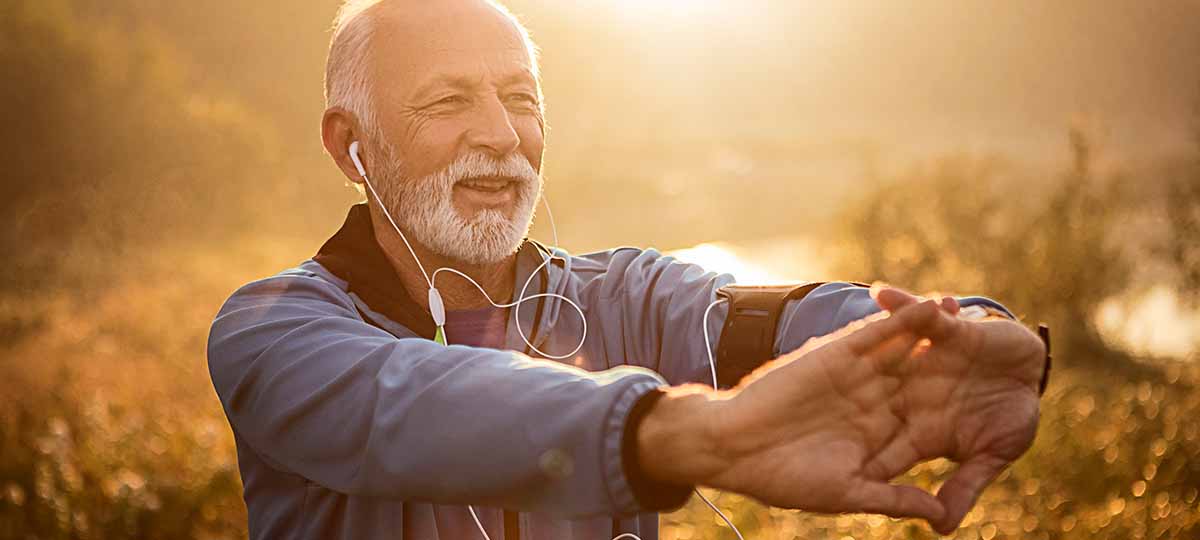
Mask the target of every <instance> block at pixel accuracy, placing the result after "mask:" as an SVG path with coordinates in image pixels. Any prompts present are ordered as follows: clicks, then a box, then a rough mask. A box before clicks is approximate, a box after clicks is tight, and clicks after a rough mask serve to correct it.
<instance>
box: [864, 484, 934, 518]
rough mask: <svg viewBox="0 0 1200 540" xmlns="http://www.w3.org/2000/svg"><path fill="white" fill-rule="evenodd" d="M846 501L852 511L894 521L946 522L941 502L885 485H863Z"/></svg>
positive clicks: (910, 488) (911, 488) (918, 491)
mask: <svg viewBox="0 0 1200 540" xmlns="http://www.w3.org/2000/svg"><path fill="white" fill-rule="evenodd" d="M852 495H853V496H852V497H850V498H849V500H847V503H848V506H849V507H850V509H851V510H850V511H859V512H868V513H872V514H883V515H886V516H890V517H894V518H921V519H924V520H925V521H928V522H929V524H930V525H934V524H936V523H941V522H942V521H943V520H944V519H945V514H946V508H945V507H944V506H943V504H942V501H940V500H938V498H937V497H934V496H933V495H932V494H930V493H929V492H927V491H925V490H923V489H921V488H918V487H915V486H905V485H893V484H888V483H886V482H869V481H866V482H862V483H860V484H859V485H858V489H856V490H854V493H853V494H852Z"/></svg>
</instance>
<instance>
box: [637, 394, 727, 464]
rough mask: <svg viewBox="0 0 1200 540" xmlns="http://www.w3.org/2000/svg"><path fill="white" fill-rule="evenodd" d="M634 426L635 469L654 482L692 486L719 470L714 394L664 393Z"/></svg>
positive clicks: (719, 460) (719, 459) (720, 461)
mask: <svg viewBox="0 0 1200 540" xmlns="http://www.w3.org/2000/svg"><path fill="white" fill-rule="evenodd" d="M665 392H666V394H665V395H664V396H663V397H662V398H660V399H659V400H658V401H657V402H656V403H655V404H654V405H653V407H652V408H651V409H650V410H649V411H648V412H647V413H646V415H645V417H644V418H643V419H642V421H641V423H640V424H639V426H638V429H637V433H636V434H635V440H636V444H637V461H638V467H640V469H641V470H642V471H644V472H645V473H646V475H647V476H648V477H649V478H651V479H652V480H654V481H657V482H663V483H667V484H675V485H696V484H701V483H703V482H704V480H705V479H707V478H710V477H712V476H713V475H714V474H716V473H717V472H719V471H720V470H722V469H723V468H724V467H723V465H722V463H723V460H722V459H721V457H720V454H719V452H717V449H716V442H717V437H716V436H715V434H714V432H715V430H714V429H713V424H712V419H713V414H712V409H713V407H714V405H715V401H716V399H717V398H716V393H715V392H713V390H712V389H711V388H708V387H707V386H701V385H685V386H676V387H672V388H667V389H665Z"/></svg>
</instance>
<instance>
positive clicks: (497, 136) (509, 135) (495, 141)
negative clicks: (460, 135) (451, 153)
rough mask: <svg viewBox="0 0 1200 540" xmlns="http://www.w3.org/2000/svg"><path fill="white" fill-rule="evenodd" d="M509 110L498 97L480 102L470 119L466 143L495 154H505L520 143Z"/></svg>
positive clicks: (519, 137) (514, 149)
mask: <svg viewBox="0 0 1200 540" xmlns="http://www.w3.org/2000/svg"><path fill="white" fill-rule="evenodd" d="M509 114H510V113H509V110H508V109H507V108H505V107H504V104H503V103H501V102H500V99H499V98H498V97H493V98H491V99H487V100H484V101H483V102H482V103H480V104H479V105H478V107H477V109H476V111H475V115H474V116H473V118H472V119H471V123H472V125H471V128H470V130H469V131H468V132H467V143H468V144H470V145H471V147H472V148H477V149H480V150H483V151H486V152H489V153H491V154H493V155H495V156H506V155H508V154H510V153H512V152H514V151H516V149H517V147H518V146H520V145H521V136H520V135H517V130H516V129H514V128H513V124H512V118H511V117H510V116H509Z"/></svg>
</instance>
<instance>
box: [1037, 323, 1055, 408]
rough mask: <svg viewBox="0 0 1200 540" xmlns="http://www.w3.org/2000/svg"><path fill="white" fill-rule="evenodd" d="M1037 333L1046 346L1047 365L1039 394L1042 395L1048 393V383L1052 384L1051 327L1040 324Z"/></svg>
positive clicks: (1043, 371)
mask: <svg viewBox="0 0 1200 540" xmlns="http://www.w3.org/2000/svg"><path fill="white" fill-rule="evenodd" d="M1037 334H1038V337H1040V338H1042V344H1043V345H1045V346H1046V367H1045V369H1043V370H1042V382H1041V383H1039V384H1038V395H1039V396H1041V395H1043V394H1045V393H1046V385H1048V384H1050V364H1051V360H1052V359H1053V357H1052V356H1050V327H1049V326H1046V325H1045V324H1039V325H1038V331H1037Z"/></svg>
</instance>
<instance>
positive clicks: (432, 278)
mask: <svg viewBox="0 0 1200 540" xmlns="http://www.w3.org/2000/svg"><path fill="white" fill-rule="evenodd" d="M356 150H357V143H356V144H355V147H354V148H352V151H356ZM355 157H357V156H355ZM356 164H357V163H356ZM359 172H360V173H362V179H363V182H364V183H365V184H366V185H367V189H369V190H370V191H371V195H372V196H374V197H375V200H376V201H377V202H378V203H379V208H380V209H381V210H383V215H384V216H385V217H387V220H388V222H389V223H391V225H392V228H393V229H395V231H396V234H398V235H400V239H401V240H403V241H404V246H405V247H406V248H408V252H409V254H411V255H412V258H413V261H415V262H416V263H417V268H418V269H420V271H421V275H422V276H424V278H425V282H426V283H428V284H429V288H430V289H431V290H436V289H437V287H436V286H435V285H434V283H435V282H436V280H437V275H438V273H440V272H450V273H453V274H456V275H458V276H460V277H462V278H463V279H465V280H467V281H468V282H469V283H471V284H472V285H474V286H475V288H476V289H479V292H480V293H481V294H482V295H483V297H484V298H485V299H487V301H488V303H489V304H491V305H492V306H493V307H496V308H498V309H503V308H509V307H517V313H515V314H514V319H515V320H516V325H517V333H518V334H520V336H521V340H522V341H524V342H525V345H527V346H529V349H530V350H532V351H534V352H537V353H538V354H540V355H542V356H545V357H547V358H550V359H554V360H562V359H565V358H570V357H572V356H574V355H575V354H576V353H578V352H579V351H580V350H581V349H583V344H584V342H585V341H586V340H587V317H586V316H585V315H584V313H583V308H581V307H579V305H578V304H576V303H575V302H573V301H572V300H571V299H570V298H567V297H566V296H563V295H561V294H557V293H538V294H534V295H532V296H525V293H526V292H527V290H528V289H529V285H530V283H532V282H533V277H534V276H536V275H537V273H538V272H540V271H541V270H542V269H543V268H545V267H546V265H547V264H549V263H550V262H551V261H552V260H554V259H555V258H558V259H561V260H563V261H564V262H565V261H566V259H564V258H563V257H556V256H555V255H554V250H557V249H558V227H556V226H555V224H554V213H553V212H552V211H551V210H550V202H549V200H548V199H547V198H546V196H545V195H544V194H543V195H542V204H543V205H544V206H545V208H546V214H547V216H548V217H549V219H550V230H551V234H552V235H553V237H554V246H553V249H552V250H551V252H550V254H549V255H546V257H545V259H543V260H542V263H541V264H540V265H538V267H537V268H535V269H534V271H533V272H531V273H530V274H529V277H528V278H527V279H526V280H525V284H524V285H523V286H522V287H521V292H520V293H519V294H518V295H517V300H515V301H513V302H509V303H507V304H497V303H496V302H495V301H494V300H492V297H491V296H490V295H488V293H487V291H486V290H484V288H483V287H482V286H481V285H480V284H479V283H478V282H476V281H475V280H474V279H472V278H471V276H468V275H467V274H465V273H463V272H461V271H459V270H457V269H455V268H450V267H442V268H438V269H436V270H434V271H433V274H432V275H430V274H429V273H428V272H426V271H425V266H424V265H423V264H421V259H420V258H418V257H417V252H416V251H415V250H414V249H413V247H412V244H410V243H409V242H408V238H407V237H406V236H404V232H403V231H401V230H400V226H399V225H397V224H396V220H395V219H393V218H392V214H391V212H389V211H388V209H387V207H386V206H385V205H384V204H383V199H381V198H380V197H379V193H377V192H376V191H375V187H374V186H373V185H371V180H370V179H369V178H367V174H366V172H365V171H363V170H362V169H360V171H359ZM537 298H558V299H559V300H562V301H563V302H566V303H567V304H569V305H570V306H571V307H572V308H574V309H575V311H576V312H577V313H579V320H580V321H581V322H582V323H583V332H582V335H581V336H580V338H579V344H578V345H576V346H575V349H573V350H572V351H571V352H569V353H567V354H564V355H552V354H548V353H546V352H544V351H542V350H540V349H538V348H537V347H536V346H534V344H533V343H532V342H531V341H530V340H529V337H528V336H527V335H526V334H525V330H524V329H523V328H522V327H521V317H520V314H519V310H520V308H519V306H520V305H521V304H523V303H525V302H527V301H529V300H534V299H537ZM723 302H726V300H725V299H724V298H720V299H717V300H716V301H714V302H713V303H711V304H709V305H708V307H707V308H705V310H704V317H703V319H702V321H701V325H702V326H703V327H704V350H705V353H706V354H707V355H708V365H709V368H710V369H711V371H712V381H713V388H714V389H716V388H717V364H716V362H715V361H714V360H713V354H712V345H711V341H710V339H709V336H708V315H709V313H710V312H711V311H712V308H713V307H715V306H717V305H718V304H721V303H723ZM694 491H695V492H696V495H699V496H700V499H701V500H702V501H704V504H706V505H708V507H709V508H711V509H712V510H713V512H716V513H717V515H718V516H720V517H721V519H722V520H724V521H725V523H726V524H727V525H729V528H731V529H733V532H734V534H736V535H737V537H738V539H739V540H745V539H744V538H742V533H741V531H739V530H738V528H737V526H735V525H734V524H733V521H732V520H730V519H729V517H728V516H726V515H725V513H724V512H722V511H721V510H720V509H719V508H717V506H716V505H715V504H713V503H712V501H710V500H708V497H705V496H704V494H703V493H700V490H699V489H698V488H697V489H695V490H694ZM467 510H468V511H470V513H471V518H472V519H474V520H475V526H476V527H478V528H479V532H480V533H482V534H483V538H484V540H491V537H490V536H488V533H487V530H486V529H484V528H483V523H482V522H480V520H479V515H478V514H476V513H475V507H474V506H471V505H467ZM624 538H632V539H634V540H642V539H641V537H640V536H638V535H636V534H633V533H623V534H620V535H618V536H616V537H614V538H613V539H612V540H622V539H624Z"/></svg>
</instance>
